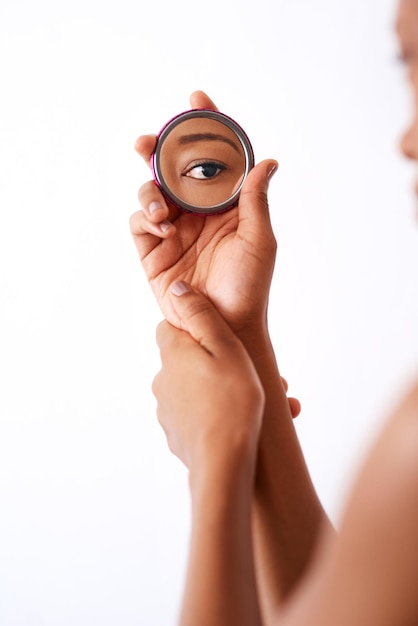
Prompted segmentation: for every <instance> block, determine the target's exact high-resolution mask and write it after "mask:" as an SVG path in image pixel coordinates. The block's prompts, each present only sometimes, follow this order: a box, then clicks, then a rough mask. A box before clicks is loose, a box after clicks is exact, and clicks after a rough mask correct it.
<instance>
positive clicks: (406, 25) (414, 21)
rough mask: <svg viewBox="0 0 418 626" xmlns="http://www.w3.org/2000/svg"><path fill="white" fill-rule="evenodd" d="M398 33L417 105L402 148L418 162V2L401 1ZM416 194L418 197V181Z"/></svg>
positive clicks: (410, 157) (414, 0)
mask: <svg viewBox="0 0 418 626" xmlns="http://www.w3.org/2000/svg"><path fill="white" fill-rule="evenodd" d="M397 32H398V37H399V43H400V48H401V55H402V58H403V60H404V62H405V65H406V68H407V70H408V76H409V81H410V84H411V86H412V90H413V96H414V103H415V104H414V114H413V119H412V121H411V124H410V126H409V128H408V129H407V130H406V132H405V134H404V136H403V138H402V143H401V148H402V152H403V153H404V154H405V156H406V157H407V158H408V159H412V160H414V161H417V162H418V0H401V1H400V5H399V12H398V19H397ZM416 193H417V195H418V180H417V185H416Z"/></svg>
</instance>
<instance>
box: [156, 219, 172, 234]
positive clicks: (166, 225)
mask: <svg viewBox="0 0 418 626" xmlns="http://www.w3.org/2000/svg"><path fill="white" fill-rule="evenodd" d="M159 227H160V230H162V231H163V233H166V232H167V231H168V229H169V228H171V224H170V222H168V221H167V220H164V222H161V224H159Z"/></svg>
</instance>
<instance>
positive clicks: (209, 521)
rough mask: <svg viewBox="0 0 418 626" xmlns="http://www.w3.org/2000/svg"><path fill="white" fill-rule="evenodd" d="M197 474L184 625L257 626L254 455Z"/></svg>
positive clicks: (212, 465) (194, 477) (202, 468)
mask: <svg viewBox="0 0 418 626" xmlns="http://www.w3.org/2000/svg"><path fill="white" fill-rule="evenodd" d="M245 456H246V458H244V457H243V456H242V455H239V456H237V455H235V453H234V452H233V453H232V454H231V455H230V457H229V458H227V459H223V460H221V462H220V463H219V462H218V459H215V460H213V459H211V461H210V464H209V466H208V464H207V463H204V462H202V463H200V466H199V469H198V472H197V474H196V473H194V472H193V471H191V475H190V484H191V494H192V536H191V546H190V556H189V564H188V572H187V580H186V587H185V593H184V599H183V606H182V612H181V620H180V625H181V626H196V624H199V626H223V625H225V626H231V624H240V626H246V625H248V626H257V625H260V624H261V618H260V611H259V605H258V598H257V590H256V582H255V571H254V560H253V549H252V533H251V500H252V492H253V482H254V464H255V462H254V456H255V453H252V456H253V459H252V460H251V459H250V458H249V457H248V455H245Z"/></svg>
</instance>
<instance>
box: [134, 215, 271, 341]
mask: <svg viewBox="0 0 418 626" xmlns="http://www.w3.org/2000/svg"><path fill="white" fill-rule="evenodd" d="M173 223H174V224H175V225H176V233H175V235H174V236H172V237H170V238H167V239H159V238H157V237H155V236H154V235H151V234H147V235H143V236H142V238H141V241H140V243H139V242H138V243H139V246H138V247H139V253H140V256H141V260H142V263H143V266H144V269H145V272H146V275H147V277H148V280H149V282H150V285H151V287H152V289H153V292H154V294H155V296H156V298H157V301H158V303H159V305H160V308H161V310H162V312H163V314H164V315H165V317H166V319H167V320H168V321H170V322H171V323H172V324H174V325H176V326H180V320H179V319H178V318H177V316H176V314H175V312H174V309H173V308H172V306H171V304H170V298H169V295H168V289H169V287H170V284H171V283H173V282H174V281H176V280H184V281H186V282H187V283H189V284H190V285H191V286H192V287H194V288H196V289H198V290H199V291H201V292H203V293H204V294H206V295H207V296H208V297H209V298H210V299H211V300H212V302H213V303H214V304H215V305H216V306H217V308H218V310H219V311H220V312H221V314H222V315H223V316H224V318H225V319H226V321H227V322H228V323H229V324H230V325H231V327H232V328H235V329H238V328H239V326H240V325H241V324H243V323H245V322H246V321H248V319H252V318H254V316H257V315H262V314H263V312H264V311H263V306H264V304H265V298H264V297H263V295H264V293H262V292H263V291H264V283H265V286H266V289H268V285H269V282H270V276H271V271H272V269H273V268H272V264H273V263H272V261H271V260H270V262H269V261H268V259H267V258H265V256H266V255H265V253H263V246H262V245H259V246H257V245H254V244H255V243H256V242H254V241H252V242H251V243H250V242H249V241H247V240H246V239H245V238H243V237H242V236H240V234H239V231H238V232H237V227H238V209H237V208H234V209H232V210H230V211H228V212H227V213H223V214H221V215H215V216H210V217H200V216H199V217H197V216H194V215H190V214H187V213H180V214H178V215H177V217H176V218H175V219H174V220H173ZM260 243H261V242H260ZM269 266H270V267H269ZM260 275H262V276H263V278H264V280H262V281H261V283H260ZM255 285H256V288H255Z"/></svg>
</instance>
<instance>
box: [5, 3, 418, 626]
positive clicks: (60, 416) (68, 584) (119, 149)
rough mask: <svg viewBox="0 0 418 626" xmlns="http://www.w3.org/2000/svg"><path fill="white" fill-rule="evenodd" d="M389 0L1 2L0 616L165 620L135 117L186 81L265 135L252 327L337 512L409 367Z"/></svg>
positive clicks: (184, 87)
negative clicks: (264, 314) (262, 225)
mask: <svg viewBox="0 0 418 626" xmlns="http://www.w3.org/2000/svg"><path fill="white" fill-rule="evenodd" d="M394 13H395V3H394V2H393V0H368V2H367V3H366V2H364V0H346V1H343V0H337V1H336V0H317V1H316V2H311V0H292V2H290V1H289V0H258V1H257V2H254V1H253V0H251V1H249V0H245V1H243V0H241V1H240V2H238V1H230V2H226V1H225V0H213V1H212V2H211V3H196V2H189V1H187V0H180V1H179V2H173V1H172V0H155V1H151V0H149V1H148V2H144V1H143V0H137V1H136V2H134V0H119V1H118V2H110V1H107V2H106V1H104V2H100V3H99V2H98V0H83V2H81V1H80V0H78V1H77V0H76V1H73V2H71V3H63V2H53V1H52V0H50V2H47V0H38V1H37V2H30V1H29V0H27V1H26V2H24V1H23V0H13V1H12V0H1V4H0V289H1V305H0V316H1V324H0V369H1V378H0V385H1V389H0V623H1V624H2V625H4V626H12V625H13V626H15V625H19V626H20V625H25V626H26V625H30V626H32V625H34V626H41V625H42V626H46V625H48V626H49V625H51V626H52V625H54V626H61V625H65V626H67V625H75V624H77V626H85V625H86V626H87V625H96V624H100V625H101V626H107V625H112V626H113V625H116V624H124V626H130V625H134V624H135V625H138V624H139V625H141V626H142V625H143V626H169V625H171V624H174V623H175V616H176V612H177V608H178V602H179V598H180V591H181V587H182V576H183V571H184V561H185V555H186V548H187V536H188V530H189V501H188V490H187V477H186V473H185V471H184V470H183V468H182V467H181V466H180V463H179V462H178V461H177V460H176V459H174V458H172V457H171V455H170V453H169V452H168V450H167V448H166V444H165V440H164V437H163V435H162V433H161V432H160V429H159V427H158V425H157V423H156V418H155V416H154V412H155V404H154V399H153V397H152V394H151V392H150V384H151V381H152V378H153V375H154V374H155V372H156V371H157V369H158V366H159V359H158V353H157V350H156V347H155V343H154V329H155V326H156V324H157V323H158V321H159V320H160V318H161V316H160V313H159V311H158V309H157V307H156V305H155V304H154V301H153V297H152V295H151V292H150V291H149V289H148V286H147V284H146V281H145V278H144V276H143V274H142V270H141V268H140V265H139V262H138V260H137V257H136V252H135V250H134V247H133V244H132V242H131V239H130V234H129V229H128V219H129V215H130V214H131V213H132V212H134V211H135V210H136V209H137V201H136V191H137V188H138V187H139V185H140V184H141V183H143V182H145V181H146V180H147V178H148V173H147V170H146V167H145V165H144V164H142V163H141V162H140V159H139V157H138V156H137V155H136V154H135V153H134V151H133V143H134V140H135V138H136V137H137V136H138V135H139V134H141V133H145V132H156V131H158V130H159V128H160V127H161V126H162V125H163V123H164V122H165V121H166V120H167V119H169V118H170V117H171V116H172V115H174V114H176V113H178V112H180V111H182V110H184V109H186V108H187V107H188V95H189V93H190V92H191V91H193V90H195V89H204V90H206V91H207V92H208V93H209V94H210V95H211V96H212V97H213V99H214V100H215V101H216V102H217V104H218V105H219V107H220V108H221V110H223V111H224V112H225V113H227V114H229V115H231V116H232V117H235V118H236V119H237V121H238V122H239V123H241V124H242V125H243V126H244V128H245V129H246V130H247V132H248V134H249V135H250V137H251V139H252V141H253V145H254V149H255V153H256V157H257V159H258V160H260V159H262V158H265V157H275V158H278V159H279V161H280V163H281V168H280V171H279V173H278V174H277V175H276V177H275V178H274V179H273V182H272V185H271V194H270V197H271V211H272V218H273V222H274V226H275V231H276V234H277V238H278V241H279V253H278V260H277V268H276V273H275V278H274V283H273V287H272V296H271V310H270V318H271V329H272V335H273V339H274V343H275V346H276V351H277V355H278V360H279V364H280V367H281V370H282V373H283V374H284V375H285V376H286V377H287V378H288V379H289V381H290V391H291V392H292V393H293V394H295V395H297V396H298V397H299V398H300V399H301V401H302V404H303V413H302V415H301V417H300V418H299V419H298V426H297V427H298V431H299V433H300V437H301V440H302V443H303V447H304V450H305V452H306V455H307V459H308V463H309V466H310V469H311V471H312V475H313V478H314V481H315V484H316V486H317V489H318V491H319V493H320V496H321V499H322V500H323V502H324V505H325V507H326V509H327V511H328V512H329V514H330V515H331V517H332V519H333V520H334V521H336V522H337V523H338V520H339V516H340V513H341V506H342V503H343V501H344V499H345V497H346V493H347V489H348V485H349V484H350V481H351V480H352V476H353V474H354V473H355V471H356V468H357V466H358V463H359V461H360V459H361V458H362V455H363V454H364V451H365V449H366V448H367V446H368V443H369V441H370V438H371V436H372V435H373V433H374V432H375V430H376V428H378V427H379V425H380V424H381V422H382V420H384V419H385V417H386V416H387V415H388V413H389V412H390V409H391V407H392V406H393V403H394V401H395V398H396V397H397V396H398V395H399V394H400V393H401V392H402V391H403V389H404V388H405V386H406V385H407V384H408V381H409V380H410V379H411V377H412V376H413V375H414V374H415V372H416V366H417V363H418V353H417V346H416V340H415V338H416V320H417V319H418V292H417V289H416V268H417V261H418V240H417V239H418V232H417V228H416V224H415V221H416V208H415V204H416V200H414V198H413V197H412V194H411V188H412V183H413V178H414V175H413V168H411V166H408V165H407V164H406V163H405V162H403V161H402V159H401V158H400V157H399V156H398V153H397V142H398V136H399V135H400V133H401V130H402V127H403V125H404V124H406V121H407V119H408V115H409V113H410V100H409V94H408V92H407V90H406V88H405V87H404V81H403V78H404V77H403V71H402V70H401V69H400V68H399V67H398V65H397V63H396V55H397V46H396V41H395V38H394V35H393V22H394Z"/></svg>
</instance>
